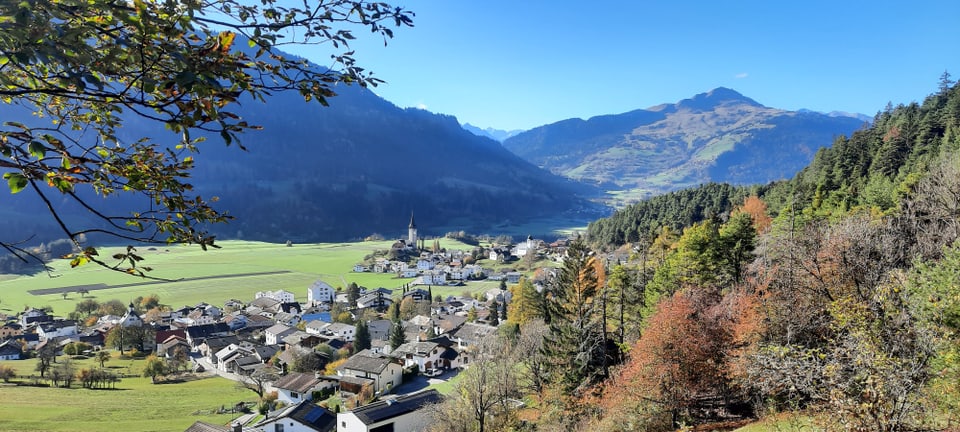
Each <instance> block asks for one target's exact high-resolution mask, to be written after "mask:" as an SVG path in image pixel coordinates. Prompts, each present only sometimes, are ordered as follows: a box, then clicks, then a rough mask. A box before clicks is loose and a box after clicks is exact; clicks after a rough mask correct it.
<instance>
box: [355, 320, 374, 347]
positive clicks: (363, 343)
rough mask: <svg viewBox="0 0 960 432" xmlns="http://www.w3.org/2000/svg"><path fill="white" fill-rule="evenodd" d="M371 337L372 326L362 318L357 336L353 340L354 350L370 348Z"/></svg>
mask: <svg viewBox="0 0 960 432" xmlns="http://www.w3.org/2000/svg"><path fill="white" fill-rule="evenodd" d="M370 339H371V337H370V327H368V326H367V322H366V321H365V320H360V322H358V323H357V336H356V338H355V339H354V341H353V351H354V352H359V351H363V350H365V349H370V346H371V341H370Z"/></svg>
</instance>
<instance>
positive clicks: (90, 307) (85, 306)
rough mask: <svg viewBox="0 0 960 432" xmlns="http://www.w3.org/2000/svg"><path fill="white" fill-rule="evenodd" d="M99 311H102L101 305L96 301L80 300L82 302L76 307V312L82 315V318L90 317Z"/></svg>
mask: <svg viewBox="0 0 960 432" xmlns="http://www.w3.org/2000/svg"><path fill="white" fill-rule="evenodd" d="M98 309H100V303H98V302H97V301H96V300H94V299H84V300H80V302H79V303H77V305H76V306H75V307H74V310H75V311H77V313H80V314H81V315H82V316H89V315H90V314H92V313H94V312H96V311H97V310H98Z"/></svg>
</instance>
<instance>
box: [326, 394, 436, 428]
mask: <svg viewBox="0 0 960 432" xmlns="http://www.w3.org/2000/svg"><path fill="white" fill-rule="evenodd" d="M441 401H443V396H441V395H440V393H439V392H437V391H436V390H432V389H431V390H426V391H422V392H419V393H412V394H407V395H403V396H398V397H396V398H392V399H386V400H380V401H377V402H374V403H371V404H368V405H364V406H360V407H357V408H354V409H353V410H352V411H347V412H342V413H339V414H337V432H361V431H362V432H367V431H374V430H376V431H416V430H423V429H424V428H425V427H426V426H427V425H428V424H429V423H430V416H429V415H424V414H423V413H422V412H420V410H422V409H423V408H424V407H426V406H428V405H432V404H437V403H440V402H441Z"/></svg>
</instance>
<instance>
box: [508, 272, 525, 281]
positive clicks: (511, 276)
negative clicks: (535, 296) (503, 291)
mask: <svg viewBox="0 0 960 432" xmlns="http://www.w3.org/2000/svg"><path fill="white" fill-rule="evenodd" d="M521 277H523V273H520V272H509V273H507V274H506V278H507V283H508V284H517V283H520V278H521Z"/></svg>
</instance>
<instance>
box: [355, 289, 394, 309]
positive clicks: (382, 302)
mask: <svg viewBox="0 0 960 432" xmlns="http://www.w3.org/2000/svg"><path fill="white" fill-rule="evenodd" d="M391 303H393V300H391V299H390V294H384V293H383V292H381V291H373V292H370V293H368V294H364V295H362V296H360V298H358V299H357V307H358V308H361V309H363V308H377V309H385V308H387V307H389V306H390V304H391Z"/></svg>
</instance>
